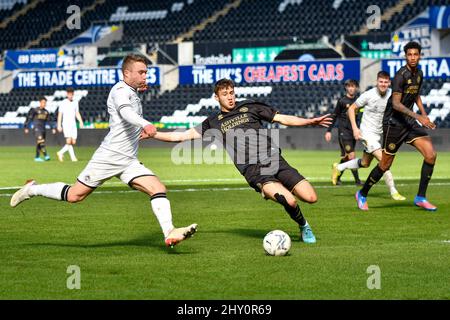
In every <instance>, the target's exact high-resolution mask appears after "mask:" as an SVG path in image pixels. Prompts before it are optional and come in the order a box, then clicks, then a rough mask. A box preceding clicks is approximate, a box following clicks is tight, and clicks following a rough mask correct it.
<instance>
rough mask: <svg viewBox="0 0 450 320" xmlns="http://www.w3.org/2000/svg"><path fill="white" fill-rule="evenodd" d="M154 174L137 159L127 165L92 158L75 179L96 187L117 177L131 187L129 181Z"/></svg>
mask: <svg viewBox="0 0 450 320" xmlns="http://www.w3.org/2000/svg"><path fill="white" fill-rule="evenodd" d="M154 175H155V174H154V173H153V172H152V171H151V170H150V169H147V168H146V167H145V166H144V165H143V164H142V163H140V162H139V160H137V159H136V160H133V161H132V162H130V163H129V164H127V165H121V164H118V163H114V162H113V161H110V162H99V161H98V160H95V159H92V160H91V161H89V163H88V164H87V166H86V168H84V170H83V171H82V172H81V173H80V175H79V176H78V178H77V180H78V181H79V182H81V183H82V184H84V185H85V186H88V187H90V188H97V187H99V186H101V185H102V184H103V182H105V181H107V180H109V179H111V178H113V177H117V178H119V179H120V180H122V181H123V182H124V183H126V184H128V185H129V186H130V187H131V184H130V183H131V182H132V181H133V180H134V179H136V178H138V177H143V176H154Z"/></svg>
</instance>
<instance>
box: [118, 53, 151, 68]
mask: <svg viewBox="0 0 450 320" xmlns="http://www.w3.org/2000/svg"><path fill="white" fill-rule="evenodd" d="M134 62H142V63H145V65H148V64H149V61H148V59H147V58H146V57H144V56H143V55H140V54H135V53H130V54H128V55H127V56H126V57H125V58H123V63H122V72H124V71H125V69H128V68H129V67H130V64H132V63H134Z"/></svg>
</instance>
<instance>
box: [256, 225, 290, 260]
mask: <svg viewBox="0 0 450 320" xmlns="http://www.w3.org/2000/svg"><path fill="white" fill-rule="evenodd" d="M263 247H264V251H266V253H267V254H268V255H270V256H284V255H286V254H287V253H288V252H289V249H290V248H291V238H290V237H289V235H288V234H287V233H286V232H284V231H281V230H273V231H270V232H269V233H268V234H266V236H265V237H264V241H263Z"/></svg>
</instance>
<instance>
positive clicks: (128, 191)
mask: <svg viewBox="0 0 450 320" xmlns="http://www.w3.org/2000/svg"><path fill="white" fill-rule="evenodd" d="M412 185H416V184H415V183H401V184H397V186H400V187H403V186H412ZM429 185H430V186H450V182H436V183H430V184H429ZM381 186H382V185H375V187H381ZM343 188H356V186H354V185H346V186H339V187H336V186H314V189H336V190H339V189H343ZM9 189H12V188H9ZM244 190H246V191H247V190H253V189H252V188H250V187H231V188H219V187H218V188H187V189H168V193H171V192H209V191H244ZM132 192H137V190H117V191H114V190H100V191H94V193H95V194H111V193H132ZM12 195H13V194H12V193H0V197H11V196H12Z"/></svg>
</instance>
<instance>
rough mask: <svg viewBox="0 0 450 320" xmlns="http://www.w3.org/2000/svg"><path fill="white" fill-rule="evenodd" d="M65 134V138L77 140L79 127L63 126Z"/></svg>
mask: <svg viewBox="0 0 450 320" xmlns="http://www.w3.org/2000/svg"><path fill="white" fill-rule="evenodd" d="M63 133H64V138H66V139H67V138H72V139H75V140H76V139H77V137H78V131H77V127H76V126H70V127H69V126H66V127H65V126H63Z"/></svg>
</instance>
